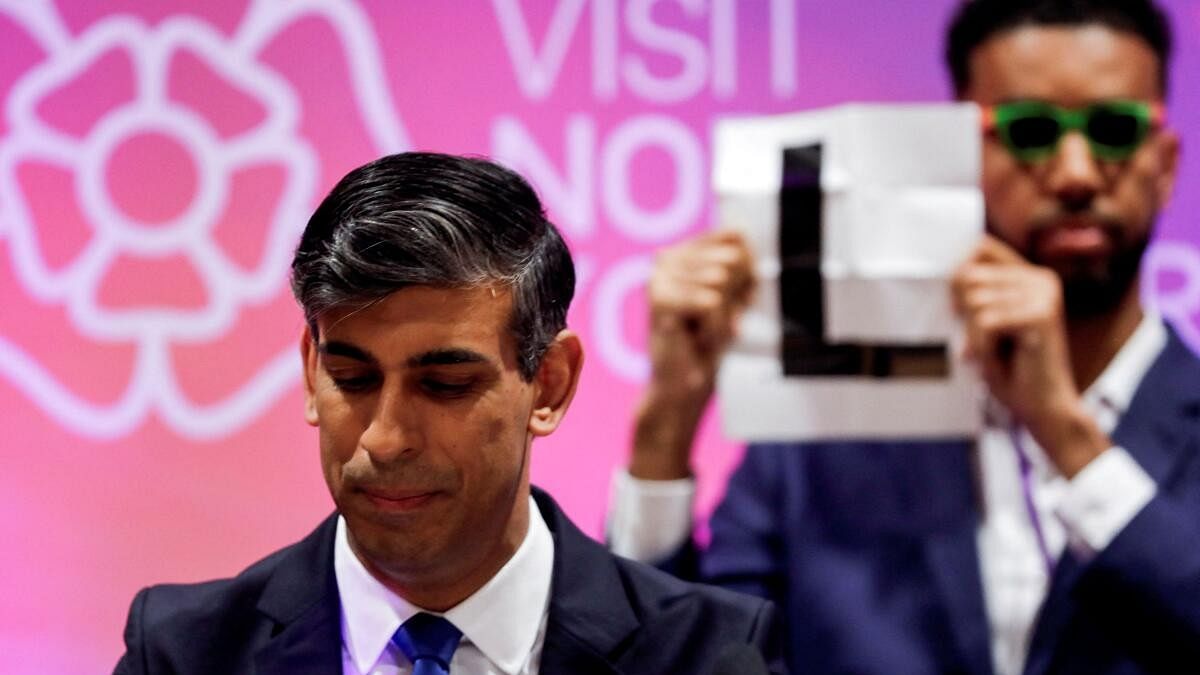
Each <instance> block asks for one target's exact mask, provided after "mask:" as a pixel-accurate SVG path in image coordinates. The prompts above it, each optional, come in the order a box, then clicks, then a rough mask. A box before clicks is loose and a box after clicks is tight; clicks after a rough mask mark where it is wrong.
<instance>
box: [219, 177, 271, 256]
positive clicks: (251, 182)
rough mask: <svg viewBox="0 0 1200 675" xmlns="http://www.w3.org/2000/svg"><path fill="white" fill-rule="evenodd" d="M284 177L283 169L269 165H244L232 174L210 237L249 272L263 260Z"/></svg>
mask: <svg viewBox="0 0 1200 675" xmlns="http://www.w3.org/2000/svg"><path fill="white" fill-rule="evenodd" d="M286 180H287V175H286V173H285V169H284V168H283V167H282V166H272V165H260V166H252V167H247V168H245V169H241V170H240V171H236V172H234V173H233V175H232V176H231V180H230V190H229V201H228V203H226V205H225V213H223V214H222V215H221V218H220V220H218V221H217V224H216V227H215V228H214V229H213V231H212V237H213V239H214V240H215V241H216V242H217V244H218V245H219V246H220V247H221V250H222V251H224V253H225V255H226V256H228V257H229V258H230V259H231V260H232V261H233V262H234V263H236V264H237V265H238V266H239V267H241V268H242V269H243V270H245V271H246V272H248V273H249V272H253V271H254V270H255V269H256V268H257V267H258V266H259V263H260V261H261V260H262V256H263V253H264V247H265V246H266V239H267V232H268V231H269V230H270V228H271V224H272V220H273V219H274V217H275V210H276V207H277V206H278V205H279V197H280V195H282V194H283V186H284V182H285V181H286ZM281 273H285V272H281Z"/></svg>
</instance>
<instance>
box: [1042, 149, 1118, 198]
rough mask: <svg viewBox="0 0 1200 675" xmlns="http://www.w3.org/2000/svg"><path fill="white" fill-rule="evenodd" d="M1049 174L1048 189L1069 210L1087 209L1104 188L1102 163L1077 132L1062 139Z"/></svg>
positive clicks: (1047, 179) (1051, 160)
mask: <svg viewBox="0 0 1200 675" xmlns="http://www.w3.org/2000/svg"><path fill="white" fill-rule="evenodd" d="M1047 171H1048V174H1047V176H1046V183H1047V185H1046V186H1047V189H1048V190H1049V191H1050V192H1051V193H1053V194H1054V196H1055V197H1056V198H1058V200H1059V202H1060V203H1062V205H1063V207H1064V208H1065V209H1066V210H1067V211H1082V210H1084V209H1086V208H1088V207H1089V206H1091V203H1092V200H1093V199H1095V197H1096V195H1097V194H1098V193H1099V192H1100V191H1101V189H1103V187H1104V176H1103V175H1102V174H1101V172H1100V164H1099V161H1098V160H1097V159H1096V157H1095V156H1094V155H1093V154H1092V148H1091V146H1090V145H1089V144H1088V141H1087V139H1086V138H1085V137H1084V136H1083V134H1082V133H1080V132H1078V131H1072V132H1069V133H1067V134H1065V135H1064V136H1063V137H1062V138H1061V139H1060V140H1059V142H1058V149H1057V152H1055V153H1054V156H1053V157H1052V158H1051V159H1050V160H1049V166H1048V167H1047Z"/></svg>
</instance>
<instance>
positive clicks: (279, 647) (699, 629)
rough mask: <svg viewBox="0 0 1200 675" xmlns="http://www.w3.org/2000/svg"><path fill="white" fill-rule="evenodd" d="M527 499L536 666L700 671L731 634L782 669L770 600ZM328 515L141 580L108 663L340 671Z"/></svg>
mask: <svg viewBox="0 0 1200 675" xmlns="http://www.w3.org/2000/svg"><path fill="white" fill-rule="evenodd" d="M534 498H535V500H536V501H537V504H538V507H539V510H540V511H541V513H542V517H543V518H544V519H545V520H546V524H547V526H549V528H550V532H551V535H552V537H553V539H554V568H553V573H552V574H553V576H552V581H551V590H550V612H549V617H548V619H547V626H546V638H545V644H544V646H543V651H542V661H541V670H540V672H541V673H542V674H543V675H559V674H562V675H574V674H576V673H578V674H592V673H594V674H596V675H601V674H603V675H615V674H618V673H625V674H628V675H635V674H645V675H661V674H664V673H705V672H708V671H709V670H710V668H711V667H712V664H713V662H714V661H716V660H718V659H719V658H721V655H722V654H723V653H724V650H725V649H727V648H729V647H731V646H733V645H736V644H743V645H752V646H753V647H755V648H757V649H760V650H762V651H763V652H764V653H765V654H766V655H767V658H770V659H772V660H773V661H774V663H775V667H776V668H778V669H779V671H780V672H781V671H782V665H781V662H782V645H781V642H780V634H779V631H778V630H777V628H776V626H777V622H776V621H775V619H774V612H773V608H772V607H771V605H770V603H768V602H765V601H763V600H760V599H758V598H753V597H749V596H744V595H739V594H736V593H730V592H729V591H725V590H722V589H718V588H710V587H704V586H699V585H695V584H689V583H685V582H681V581H679V580H678V579H675V578H674V577H671V576H670V575H667V574H664V573H662V572H660V571H658V570H655V569H653V568H650V567H647V566H644V565H641V564H639V563H635V562H632V561H629V560H625V559H622V558H618V557H616V556H613V555H612V554H610V553H609V552H608V551H606V550H605V549H604V548H603V547H602V546H600V545H599V544H597V543H596V542H594V541H592V540H591V539H589V538H588V537H587V536H585V535H584V534H583V533H582V532H580V531H579V530H578V529H576V528H575V526H574V525H573V524H572V523H571V522H570V521H569V520H568V519H567V517H566V516H565V515H564V514H563V513H562V511H561V510H559V508H558V506H557V505H556V504H555V503H554V501H553V500H552V499H551V498H550V497H549V496H548V495H546V494H545V493H544V492H541V491H540V490H537V489H536V488H535V489H534ZM335 523H336V514H335V515H334V516H330V517H329V518H328V519H326V520H325V521H324V522H323V523H322V524H321V525H320V526H319V527H318V528H317V529H316V531H314V532H313V533H312V534H310V535H309V536H308V537H307V538H305V539H304V540H303V541H301V542H299V543H297V544H294V545H292V546H290V547H288V548H285V549H283V550H281V551H278V552H276V553H274V554H273V555H271V556H269V557H267V558H265V559H264V560H262V561H260V562H258V563H256V564H254V565H253V566H251V567H250V568H248V569H247V570H246V571H244V572H243V573H242V574H240V575H238V576H237V577H236V578H233V579H225V580H220V581H210V582H206V583H201V584H187V585H163V586H155V587H151V588H147V589H143V590H142V591H141V592H139V593H138V594H137V597H136V598H135V600H134V601H133V606H132V608H131V609H130V612H129V621H128V623H127V625H126V627H125V645H126V653H125V655H124V656H123V657H122V658H121V661H120V662H119V663H118V664H117V667H116V673H121V674H128V675H133V674H135V673H180V674H186V673H195V674H197V675H200V674H203V675H216V674H218V673H219V674H221V675H233V674H236V673H257V674H259V675H270V674H272V673H275V674H278V675H285V674H286V675H304V674H316V673H323V674H328V673H340V672H342V637H341V610H340V604H339V602H338V592H337V581H336V578H335V576H334V571H333V541H334V532H335Z"/></svg>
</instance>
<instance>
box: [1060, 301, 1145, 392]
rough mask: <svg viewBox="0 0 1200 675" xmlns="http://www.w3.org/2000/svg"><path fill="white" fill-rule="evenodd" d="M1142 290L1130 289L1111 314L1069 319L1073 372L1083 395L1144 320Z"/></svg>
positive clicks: (1069, 341) (1068, 337)
mask: <svg viewBox="0 0 1200 675" xmlns="http://www.w3.org/2000/svg"><path fill="white" fill-rule="evenodd" d="M1142 316H1143V312H1142V303H1141V291H1140V288H1139V286H1138V284H1136V283H1135V284H1133V285H1131V286H1130V288H1129V290H1128V291H1126V293H1125V297H1124V298H1122V300H1121V302H1120V303H1118V304H1117V306H1116V307H1114V308H1113V309H1112V311H1110V312H1107V313H1105V314H1101V315H1097V316H1089V317H1082V318H1069V317H1068V319H1067V342H1068V343H1069V345H1070V349H1071V371H1072V373H1073V374H1074V376H1075V386H1077V387H1078V388H1079V391H1080V392H1083V391H1085V390H1087V388H1088V387H1090V386H1091V385H1092V383H1093V382H1095V381H1096V379H1097V378H1099V377H1100V374H1101V373H1103V372H1104V369H1105V368H1107V367H1108V364H1109V363H1110V362H1112V360H1113V358H1114V357H1115V356H1116V355H1117V352H1119V351H1121V347H1122V346H1124V344H1125V342H1126V341H1128V340H1129V338H1130V336H1132V335H1133V333H1134V331H1135V330H1137V327H1138V324H1140V323H1141V321H1142Z"/></svg>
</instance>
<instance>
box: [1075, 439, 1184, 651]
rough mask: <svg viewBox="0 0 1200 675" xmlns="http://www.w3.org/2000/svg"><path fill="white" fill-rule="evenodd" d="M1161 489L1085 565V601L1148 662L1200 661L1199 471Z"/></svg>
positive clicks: (1082, 581) (1081, 589) (1081, 588)
mask: <svg viewBox="0 0 1200 675" xmlns="http://www.w3.org/2000/svg"><path fill="white" fill-rule="evenodd" d="M1197 463H1198V462H1196V461H1193V462H1192V464H1193V466H1192V471H1191V473H1192V476H1191V477H1190V478H1191V480H1190V481H1189V482H1188V483H1187V484H1186V489H1187V490H1190V492H1191V494H1187V495H1183V494H1180V493H1179V492H1178V491H1175V492H1174V493H1164V492H1163V491H1160V492H1159V493H1158V494H1157V495H1156V496H1155V497H1154V498H1153V499H1151V500H1150V502H1149V503H1148V504H1147V505H1146V507H1145V508H1143V509H1142V511H1141V512H1139V513H1138V514H1137V516H1135V517H1134V519H1133V520H1132V521H1130V523H1129V525H1127V526H1126V527H1125V529H1124V530H1122V531H1121V533H1120V534H1118V535H1117V536H1116V538H1115V539H1113V541H1112V542H1111V543H1110V544H1109V545H1108V547H1107V548H1105V549H1104V550H1103V551H1100V552H1099V554H1097V556H1096V557H1095V558H1094V559H1093V560H1092V561H1091V562H1090V563H1089V564H1088V565H1087V567H1086V569H1085V570H1084V573H1083V576H1082V577H1081V579H1080V583H1079V585H1078V587H1077V589H1076V592H1077V594H1078V596H1077V597H1078V601H1079V603H1080V605H1081V606H1082V607H1083V608H1084V609H1085V610H1086V611H1087V612H1088V613H1089V614H1091V615H1092V616H1094V617H1096V618H1098V619H1099V620H1100V621H1102V622H1103V623H1105V624H1106V625H1108V626H1110V627H1111V628H1112V631H1113V634H1114V635H1123V636H1126V637H1127V638H1128V639H1129V644H1130V646H1131V648H1132V649H1133V650H1134V651H1135V654H1136V656H1137V658H1139V659H1140V660H1142V661H1144V662H1146V663H1148V664H1154V663H1157V664H1164V665H1170V664H1176V666H1177V665H1178V664H1180V663H1193V664H1195V663H1200V475H1197V474H1200V470H1198V467H1197V466H1195V465H1196V464H1197Z"/></svg>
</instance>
